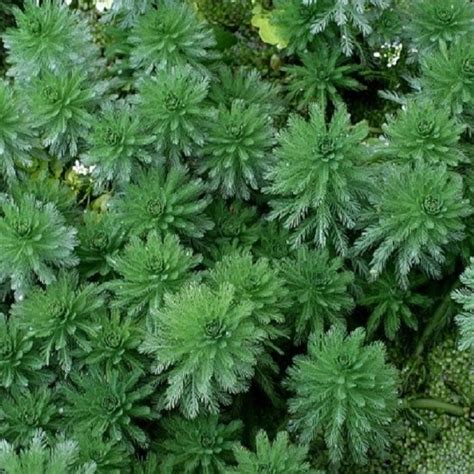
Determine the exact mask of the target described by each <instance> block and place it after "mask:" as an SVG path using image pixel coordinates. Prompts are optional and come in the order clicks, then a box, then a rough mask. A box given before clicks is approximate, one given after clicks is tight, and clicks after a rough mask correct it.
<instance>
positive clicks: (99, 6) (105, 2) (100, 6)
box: [95, 0, 114, 13]
mask: <svg viewBox="0 0 474 474" xmlns="http://www.w3.org/2000/svg"><path fill="white" fill-rule="evenodd" d="M112 3H114V0H96V2H95V8H96V10H97V11H98V12H100V13H103V12H104V11H105V10H109V9H110V8H111V6H112Z"/></svg>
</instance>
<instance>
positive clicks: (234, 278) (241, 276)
mask: <svg viewBox="0 0 474 474" xmlns="http://www.w3.org/2000/svg"><path fill="white" fill-rule="evenodd" d="M205 281H206V283H207V284H208V285H209V286H210V287H211V288H213V289H215V290H216V291H218V289H219V287H220V286H221V285H222V284H229V285H231V286H232V287H233V288H234V291H235V293H234V297H235V299H236V300H238V301H248V302H249V303H251V304H252V306H253V314H254V318H255V321H256V323H258V324H259V325H261V326H262V328H263V329H264V330H269V329H270V328H272V326H271V324H275V323H281V322H283V321H284V316H283V313H282V311H283V309H284V308H285V307H287V303H286V299H287V291H286V288H285V282H284V280H283V279H282V278H280V277H279V276H278V275H277V274H276V272H275V270H274V269H273V268H272V267H271V266H270V264H269V262H268V260H267V259H265V258H259V259H256V260H255V261H254V259H253V258H252V255H251V254H250V252H241V253H235V254H229V255H226V256H225V257H223V258H222V260H220V261H219V262H217V263H216V265H215V267H214V268H213V269H212V270H211V271H210V272H209V273H208V275H206V278H205Z"/></svg>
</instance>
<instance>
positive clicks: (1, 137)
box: [0, 81, 35, 180]
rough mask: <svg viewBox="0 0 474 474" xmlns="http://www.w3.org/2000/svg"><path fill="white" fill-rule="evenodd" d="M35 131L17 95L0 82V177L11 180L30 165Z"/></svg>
mask: <svg viewBox="0 0 474 474" xmlns="http://www.w3.org/2000/svg"><path fill="white" fill-rule="evenodd" d="M34 146H35V131H34V129H33V126H32V123H31V118H30V117H29V116H28V114H27V113H26V111H25V110H24V109H23V108H22V107H21V104H20V100H19V97H18V94H17V93H16V92H15V91H14V90H13V89H12V88H11V87H10V86H9V85H8V84H7V83H6V82H4V81H0V176H4V177H6V178H8V179H10V180H11V179H13V178H15V177H16V175H17V170H18V169H21V168H26V167H28V165H29V164H30V163H31V155H30V152H31V149H32V148H33V147H34Z"/></svg>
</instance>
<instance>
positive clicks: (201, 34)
mask: <svg viewBox="0 0 474 474" xmlns="http://www.w3.org/2000/svg"><path fill="white" fill-rule="evenodd" d="M130 41H131V43H132V44H133V45H135V48H134V49H133V52H132V57H131V61H132V65H133V66H134V67H135V68H142V69H145V70H146V71H147V72H149V71H151V70H153V69H163V68H167V67H175V66H184V65H187V64H189V65H191V66H193V67H196V68H198V69H201V70H203V71H205V67H204V65H205V64H206V63H207V62H209V60H210V59H213V58H214V56H215V53H213V51H212V50H213V48H214V46H215V43H216V42H215V39H214V35H213V33H212V31H211V30H210V29H209V28H208V27H207V26H206V25H205V24H204V23H202V22H201V21H199V19H198V18H197V15H196V12H195V11H194V10H193V8H192V7H191V6H190V5H188V4H187V3H186V2H181V1H179V0H160V1H159V2H158V7H157V8H156V9H155V8H152V9H149V10H148V13H147V14H146V15H143V16H142V17H141V18H140V19H139V20H138V21H137V24H136V26H135V27H134V29H133V31H132V34H131V36H130Z"/></svg>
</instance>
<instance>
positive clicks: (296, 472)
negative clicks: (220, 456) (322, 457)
mask: <svg viewBox="0 0 474 474" xmlns="http://www.w3.org/2000/svg"><path fill="white" fill-rule="evenodd" d="M255 451H256V452H255V453H253V452H251V451H249V450H247V449H245V448H244V447H242V446H239V447H238V448H237V449H234V454H235V458H236V460H237V464H238V466H237V467H236V468H234V469H229V471H228V472H229V473H232V472H235V473H239V474H259V473H261V472H271V473H272V474H304V473H309V472H312V471H311V469H310V465H309V463H308V462H306V458H307V455H308V449H307V448H306V447H305V446H298V445H294V444H291V443H290V440H289V437H288V433H287V432H286V431H281V432H279V433H277V435H276V437H275V440H274V441H273V442H270V440H269V439H268V435H267V434H266V433H265V431H259V432H258V433H257V436H256V438H255Z"/></svg>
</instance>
